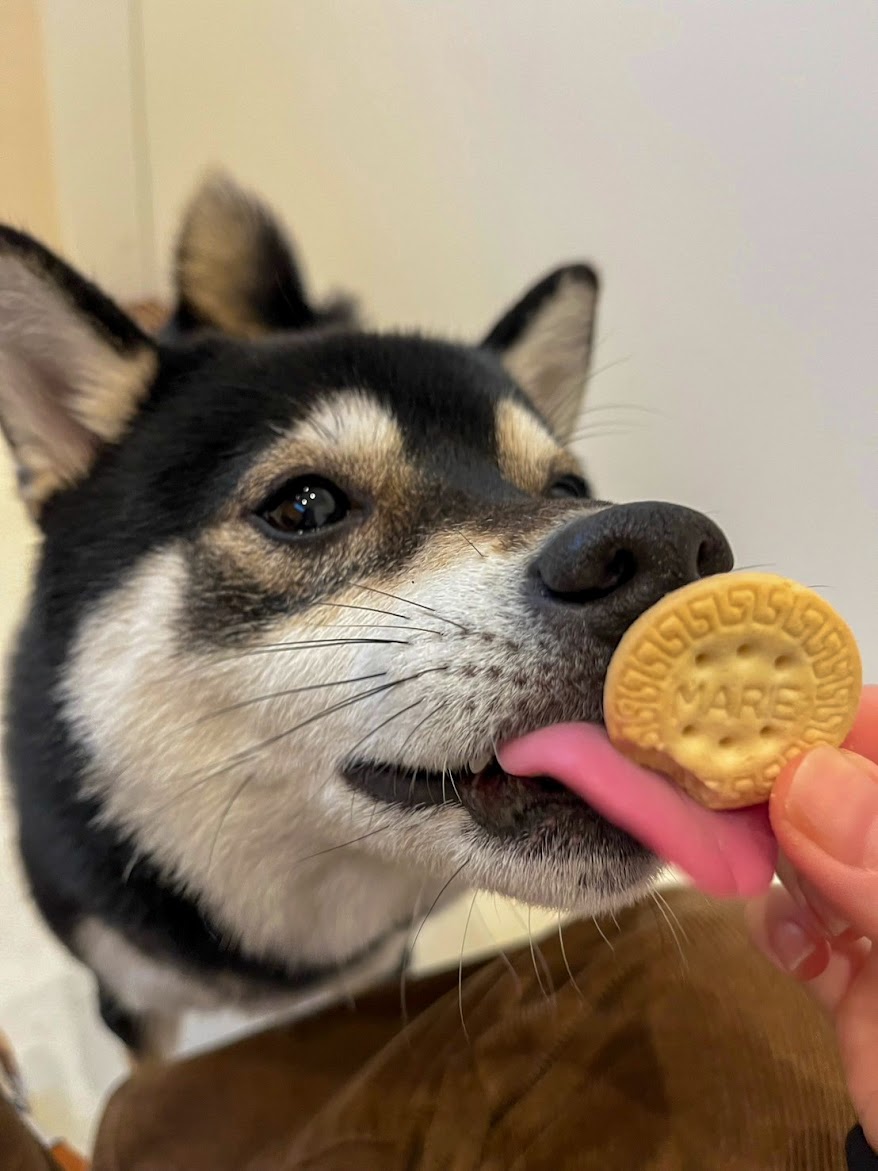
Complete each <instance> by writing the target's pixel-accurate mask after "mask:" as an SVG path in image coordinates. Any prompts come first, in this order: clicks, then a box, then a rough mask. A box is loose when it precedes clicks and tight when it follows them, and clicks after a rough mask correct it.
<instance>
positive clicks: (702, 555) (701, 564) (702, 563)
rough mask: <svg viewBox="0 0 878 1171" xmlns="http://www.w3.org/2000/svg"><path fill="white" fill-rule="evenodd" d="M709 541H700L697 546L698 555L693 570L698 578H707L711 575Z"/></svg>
mask: <svg viewBox="0 0 878 1171" xmlns="http://www.w3.org/2000/svg"><path fill="white" fill-rule="evenodd" d="M711 552H712V550H711V548H710V541H702V542H701V544H700V545H699V546H698V555H697V556H696V558H695V568H696V569H697V571H698V576H699V577H709V576H710V573H711V569H710V565H711V561H712V557H711Z"/></svg>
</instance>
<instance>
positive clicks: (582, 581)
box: [532, 501, 734, 635]
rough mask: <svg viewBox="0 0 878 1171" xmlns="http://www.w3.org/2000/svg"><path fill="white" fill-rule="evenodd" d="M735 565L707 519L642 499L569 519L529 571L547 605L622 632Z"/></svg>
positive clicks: (688, 510)
mask: <svg viewBox="0 0 878 1171" xmlns="http://www.w3.org/2000/svg"><path fill="white" fill-rule="evenodd" d="M733 564H734V557H733V555H732V550H731V548H730V547H729V543H728V541H727V540H726V538H725V536H724V535H723V533H722V530H721V529H719V528H718V527H717V525H715V524H714V523H713V521H712V520H709V519H708V517H706V516H703V515H702V514H701V513H700V512H695V511H693V509H691V508H682V507H681V506H680V505H677V504H658V503H654V502H652V501H649V502H647V501H641V502H638V503H636V504H616V505H611V506H610V507H609V508H605V509H602V510H601V511H600V512H596V513H591V514H590V515H586V516H580V517H577V519H576V520H573V521H570V522H569V523H568V524H566V525H565V526H564V528H562V529H560V530H559V531H558V532H557V533H555V534H554V536H552V537H551V538H550V539H549V540H548V541H547V542H546V544H545V545H544V546H543V549H542V551H541V552H540V555H539V557H538V558H537V560H536V562H535V563H534V565H533V566H532V574H533V578H534V581H535V584H536V585H537V587H538V592H539V594H540V596H541V597H542V598H543V599H544V600H545V601H546V602H548V603H551V604H554V605H571V604H572V605H576V606H583V607H586V608H587V609H588V616H589V621H590V624H592V623H593V624H594V625H595V626H597V627H598V628H600V629H602V630H604V631H605V632H606V633H607V634H618V635H621V633H622V632H623V631H624V630H625V629H627V627H628V626H629V625H630V624H631V622H633V621H634V619H635V618H636V617H637V616H638V614H641V613H642V612H643V611H644V610H646V609H648V607H650V606H652V605H653V604H654V603H655V602H657V601H658V600H659V598H661V597H663V596H664V595H665V594H666V593H668V592H669V591H670V590H674V589H677V588H678V587H679V586H682V585H686V583H687V582H690V581H696V580H697V579H698V578H700V577H707V576H708V575H709V574H711V573H723V572H725V571H727V570H729V569H731V568H732V565H733Z"/></svg>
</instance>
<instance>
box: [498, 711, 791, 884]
mask: <svg viewBox="0 0 878 1171" xmlns="http://www.w3.org/2000/svg"><path fill="white" fill-rule="evenodd" d="M497 759H498V760H499V762H500V766H501V767H502V768H503V769H504V770H505V771H506V772H508V773H512V775H513V776H519V777H535V776H548V777H552V778H553V779H554V780H556V781H560V782H561V783H562V784H564V785H567V787H568V788H570V789H572V790H573V792H574V793H578V794H579V796H580V797H582V798H583V799H584V800H585V801H587V802H588V804H589V805H591V806H592V808H594V809H596V810H597V811H598V813H601V814H603V816H604V817H606V818H607V820H608V821H612V822H613V823H614V824H615V825H618V826H619V827H620V828H621V829H624V830H627V831H628V833H630V834H631V835H632V837H635V838H637V840H638V841H640V842H642V843H643V844H644V845H645V846H648V847H649V848H650V849H651V850H653V851H654V852H655V853H656V854H658V856H659V857H660V858H663V859H664V860H665V861H666V862H670V863H672V864H673V865H675V866H679V867H680V869H681V870H684V871H685V872H686V873H687V874H688V875H689V876H690V878H691V879H692V880H693V882H694V883H695V885H696V886H698V887H699V888H700V889H701V890H703V891H704V892H705V893H706V894H711V895H746V896H749V895H755V894H760V893H761V892H762V891H764V890H765V889H766V888H767V887H768V886H769V884H770V883H771V879H772V875H773V874H774V867H775V862H776V860H777V843H776V841H775V838H774V835H773V834H772V832H771V828H770V826H769V821H768V806H767V805H758V806H754V807H753V808H751V809H737V810H734V811H731V812H726V813H719V812H716V811H714V810H710V809H705V808H703V807H702V806H701V805H699V804H697V802H695V801H693V800H692V799H691V797H687V796H686V794H685V793H683V792H682V791H681V790H680V789H677V788H676V786H674V785H672V784H671V783H670V782H669V781H667V780H665V779H664V778H663V777H660V776H659V775H658V774H657V773H652V772H650V771H649V770H648V769H645V768H641V767H640V766H639V765H636V764H633V763H632V762H631V761H630V760H627V759H626V758H625V757H624V756H622V755H621V753H619V752H617V751H616V749H615V748H614V747H613V746H612V744H611V743H610V741H609V739H608V738H607V735H606V733H605V732H604V731H603V729H602V728H598V727H596V726H595V725H593V724H556V725H555V726H554V727H551V728H541V729H540V730H539V731H538V732H532V733H531V734H530V735H529V736H523V737H522V738H521V739H520V740H512V741H510V742H509V743H508V744H505V745H503V747H502V748H501V749H500V750H499V752H498V753H497Z"/></svg>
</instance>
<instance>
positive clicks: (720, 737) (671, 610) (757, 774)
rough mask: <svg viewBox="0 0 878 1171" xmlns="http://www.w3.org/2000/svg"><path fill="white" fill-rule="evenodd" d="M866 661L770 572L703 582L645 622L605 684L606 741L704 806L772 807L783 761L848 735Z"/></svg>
mask: <svg viewBox="0 0 878 1171" xmlns="http://www.w3.org/2000/svg"><path fill="white" fill-rule="evenodd" d="M861 689H862V664H861V660H860V654H859V650H858V648H857V644H856V641H855V639H854V637H853V635H852V633H851V631H850V630H849V628H848V626H847V625H846V624H845V622H844V621H843V620H842V619H841V618H840V617H839V615H838V614H836V612H835V611H834V610H833V609H832V607H831V606H830V605H828V603H827V602H825V601H824V600H823V599H822V598H821V597H820V596H819V595H818V594H816V593H814V591H813V590H809V589H807V588H806V587H805V586H802V585H799V584H798V583H797V582H794V581H790V580H788V579H787V578H783V577H777V576H775V575H774V574H768V573H748V572H743V573H726V574H718V575H716V576H714V577H708V578H703V579H701V580H700V581H697V582H693V583H692V584H690V585H687V586H684V587H683V588H682V589H679V590H676V591H674V592H673V593H670V594H668V595H667V596H666V597H664V598H662V599H661V601H660V602H658V603H657V604H656V605H655V606H653V607H652V608H651V609H649V610H647V611H646V612H645V613H644V614H642V615H641V616H640V617H639V618H638V619H637V621H636V622H635V623H634V624H633V626H631V627H630V629H629V630H628V631H627V632H626V634H625V635H624V637H623V638H622V641H621V642H620V643H619V646H618V647H617V649H616V652H615V654H614V655H613V658H612V661H611V663H610V667H609V670H608V672H607V678H606V683H605V688H604V720H605V723H606V727H607V732H608V734H609V736H610V739H611V740H612V741H613V743H614V744H615V745H616V747H617V748H618V749H619V750H620V751H621V752H623V753H624V754H625V755H626V756H628V757H629V758H631V759H633V760H635V761H637V762H638V763H640V764H643V765H646V766H648V767H650V768H652V769H655V770H656V771H658V772H661V773H664V774H665V775H666V776H668V777H670V778H671V779H672V780H673V781H675V782H676V783H677V784H678V785H680V786H681V787H682V788H683V789H685V790H686V791H687V792H688V793H689V794H690V795H691V796H693V797H695V798H696V799H697V800H699V801H700V802H701V803H702V804H703V805H707V806H709V807H710V808H714V809H734V808H738V807H741V806H746V805H755V804H758V803H760V802H762V801H766V800H768V797H769V795H770V793H771V789H772V786H773V784H774V782H775V780H776V779H777V776H778V774H779V773H780V771H781V769H782V768H783V767H784V765H785V764H786V763H787V762H788V761H790V760H793V759H794V758H795V757H797V756H800V755H801V754H802V753H803V752H806V751H807V750H808V749H811V748H814V747H816V746H818V745H831V746H833V747H836V746H838V745H840V744H841V743H842V741H843V740H844V739H845V737H846V736H847V735H848V733H849V732H850V730H851V727H852V725H853V721H854V717H855V715H856V712H857V706H858V703H859V698H860V691H861Z"/></svg>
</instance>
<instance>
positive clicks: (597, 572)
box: [544, 548, 637, 606]
mask: <svg viewBox="0 0 878 1171" xmlns="http://www.w3.org/2000/svg"><path fill="white" fill-rule="evenodd" d="M595 561H596V564H594V565H593V567H592V569H591V572H590V573H588V574H585V573H582V572H580V573H579V574H578V575H577V576H578V577H579V579H580V580H579V582H577V583H576V588H573V589H565V588H563V586H562V585H561V583H560V582H557V583H555V584H554V585H552V584H550V583H548V582H544V584H545V585H547V586H548V589H549V593H550V594H551V595H552V597H554V598H557V599H558V600H559V601H562V602H572V603H573V604H574V605H577V606H582V605H585V604H587V603H588V602H599V601H601V600H602V599H603V598H608V597H610V595H611V594H614V593H615V592H616V590H618V589H621V588H622V586H624V585H627V583H628V582H629V581H631V580H632V579H633V578H634V577H636V575H637V558H636V557H635V556H634V553H633V552H632V551H631V550H630V549H625V548H622V549H619V548H617V549H614V550H613V551H612V552H611V553H610V555H609V556H606V554H605V555H604V557H603V558H602V559H598V558H596V559H595ZM589 579H590V580H589ZM565 584H566V583H565ZM571 584H573V583H571Z"/></svg>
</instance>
